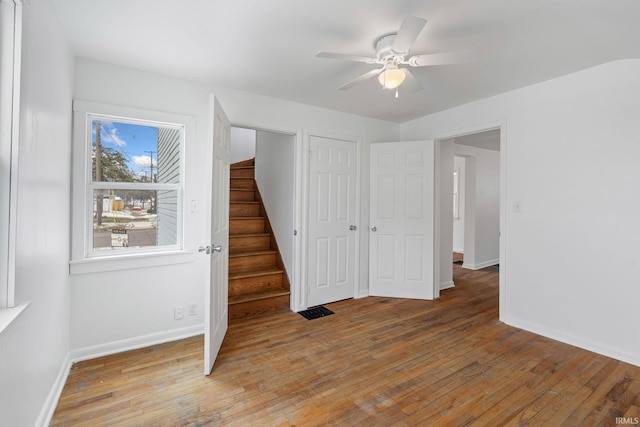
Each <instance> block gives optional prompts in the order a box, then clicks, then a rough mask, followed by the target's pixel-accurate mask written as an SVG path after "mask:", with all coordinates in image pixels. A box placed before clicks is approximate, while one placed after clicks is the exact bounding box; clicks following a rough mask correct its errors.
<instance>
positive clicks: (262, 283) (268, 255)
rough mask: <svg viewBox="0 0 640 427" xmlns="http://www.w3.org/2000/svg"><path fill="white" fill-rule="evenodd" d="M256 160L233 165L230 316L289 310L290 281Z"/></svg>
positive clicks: (230, 198)
mask: <svg viewBox="0 0 640 427" xmlns="http://www.w3.org/2000/svg"><path fill="white" fill-rule="evenodd" d="M254 164H255V163H254V160H253V159H251V160H246V161H244V162H240V163H234V164H232V165H231V179H230V197H229V319H238V318H241V317H247V316H255V315H260V314H265V313H274V312H279V311H287V310H289V294H290V292H289V290H290V284H289V280H288V278H287V273H286V272H285V269H284V263H283V262H282V257H281V256H280V252H279V251H278V246H277V244H276V239H275V237H274V235H273V232H272V230H271V225H270V224H269V219H268V218H267V214H266V211H265V209H264V205H263V204H262V198H261V197H260V193H259V191H258V187H257V185H256V181H255V178H254V177H255V174H254Z"/></svg>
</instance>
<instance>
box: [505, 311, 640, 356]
mask: <svg viewBox="0 0 640 427" xmlns="http://www.w3.org/2000/svg"><path fill="white" fill-rule="evenodd" d="M500 320H502V321H503V322H504V323H506V324H507V325H509V326H513V327H515V328H520V329H524V330H526V331H529V332H533V333H534V334H538V335H542V336H543V337H547V338H551V339H552V340H556V341H560V342H562V343H565V344H569V345H572V346H574V347H579V348H581V349H583V350H588V351H591V352H594V353H598V354H601V355H603V356H606V357H611V358H612V359H616V360H620V361H621V362H625V363H630V364H632V365H635V366H640V358H639V357H638V355H637V354H631V353H627V352H625V351H624V350H620V349H616V348H612V347H609V346H606V345H601V344H598V343H594V342H592V341H589V340H585V339H583V338H579V337H576V336H573V335H567V334H565V333H562V332H558V331H557V330H553V329H549V328H547V327H545V326H541V325H538V324H536V323H531V322H528V321H526V320H522V319H518V318H516V317H513V316H500Z"/></svg>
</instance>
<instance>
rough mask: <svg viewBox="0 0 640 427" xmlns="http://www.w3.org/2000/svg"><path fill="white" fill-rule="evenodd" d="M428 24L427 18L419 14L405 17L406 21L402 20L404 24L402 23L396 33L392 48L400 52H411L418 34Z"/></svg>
mask: <svg viewBox="0 0 640 427" xmlns="http://www.w3.org/2000/svg"><path fill="white" fill-rule="evenodd" d="M426 24H427V21H426V20H424V19H422V18H418V17H417V16H407V17H406V18H404V21H402V25H400V29H399V30H398V34H396V37H395V39H394V40H393V46H391V49H392V50H393V51H394V52H398V53H406V52H409V49H411V46H412V45H413V42H415V41H416V39H417V38H418V35H419V34H420V32H421V31H422V29H423V28H424V26H425V25H426Z"/></svg>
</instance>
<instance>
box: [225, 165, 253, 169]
mask: <svg viewBox="0 0 640 427" xmlns="http://www.w3.org/2000/svg"><path fill="white" fill-rule="evenodd" d="M229 168H231V169H255V168H256V167H255V166H234V165H230V166H229Z"/></svg>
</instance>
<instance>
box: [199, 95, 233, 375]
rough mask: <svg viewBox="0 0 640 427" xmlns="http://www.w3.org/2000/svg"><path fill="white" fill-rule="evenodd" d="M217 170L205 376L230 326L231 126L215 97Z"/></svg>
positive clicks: (213, 190) (212, 104)
mask: <svg viewBox="0 0 640 427" xmlns="http://www.w3.org/2000/svg"><path fill="white" fill-rule="evenodd" d="M209 104H210V111H211V114H212V116H213V117H212V119H213V130H212V135H213V171H212V174H211V176H212V182H211V242H210V245H209V246H207V248H205V250H206V252H207V254H211V276H210V278H209V285H208V286H206V292H205V328H204V374H205V375H209V374H210V373H211V370H212V369H213V363H214V362H215V361H216V357H217V356H218V352H219V351H220V347H221V346H222V340H223V339H224V336H225V334H226V332H227V326H228V300H229V297H228V279H229V244H228V243H229V158H230V155H229V146H230V133H231V124H230V123H229V119H228V118H227V116H226V114H225V113H224V111H223V110H222V108H221V107H220V104H219V103H218V100H217V99H216V98H215V97H214V96H213V95H211V100H210V102H209Z"/></svg>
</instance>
